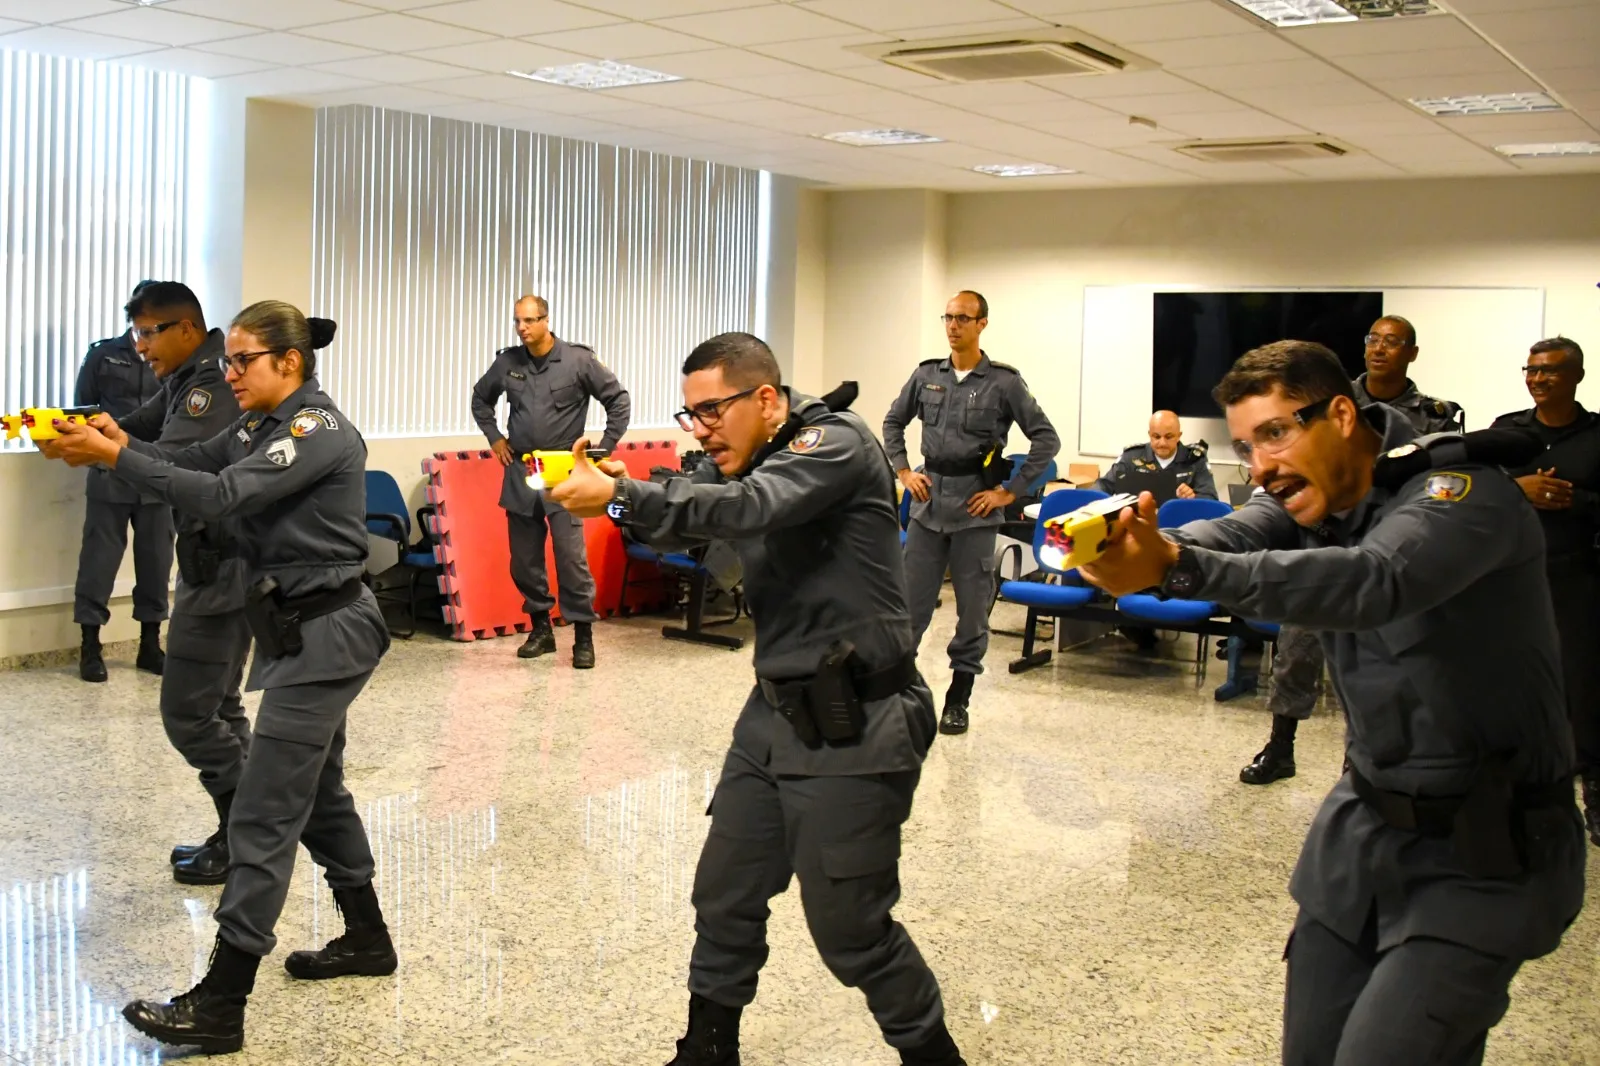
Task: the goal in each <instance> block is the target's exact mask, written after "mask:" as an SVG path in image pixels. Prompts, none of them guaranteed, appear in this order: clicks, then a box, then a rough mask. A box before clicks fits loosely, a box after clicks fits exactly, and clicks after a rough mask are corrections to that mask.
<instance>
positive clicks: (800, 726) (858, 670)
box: [757, 641, 917, 748]
mask: <svg viewBox="0 0 1600 1066" xmlns="http://www.w3.org/2000/svg"><path fill="white" fill-rule="evenodd" d="M916 678H917V668H916V660H915V659H914V658H913V657H912V656H909V655H908V656H906V657H905V658H904V659H902V660H901V661H900V662H897V663H895V664H894V665H893V666H890V667H889V668H887V669H884V670H875V671H868V670H866V669H865V668H864V664H863V663H862V662H861V661H860V658H859V656H857V655H856V649H855V646H854V645H853V644H851V643H849V642H848V641H836V642H835V643H834V644H833V645H832V646H831V647H829V648H828V650H827V651H826V652H825V653H824V654H823V656H822V661H821V663H819V664H818V666H817V672H816V673H815V674H813V675H812V676H810V677H807V678H799V679H796V680H792V681H772V680H770V679H768V678H758V679H757V683H758V684H759V685H760V687H761V695H762V696H763V697H765V699H766V701H767V702H768V703H770V704H772V706H773V708H774V709H775V710H776V711H777V712H778V713H779V714H781V715H783V717H784V719H785V720H786V721H788V723H789V724H790V725H791V726H793V727H794V731H795V735H796V736H798V737H799V738H800V742H801V743H802V744H805V745H806V746H807V747H809V748H815V747H818V746H819V745H821V744H822V743H823V742H824V741H826V742H827V743H829V744H847V743H849V742H851V741H854V740H858V739H860V737H861V734H862V733H863V732H864V731H865V730H866V726H867V712H866V708H865V705H866V704H868V703H871V702H872V701H874V700H881V699H887V698H889V697H890V696H892V695H894V694H895V693H897V692H900V691H902V690H904V689H905V688H906V687H907V686H909V685H910V684H911V683H912V682H914V681H915V680H916Z"/></svg>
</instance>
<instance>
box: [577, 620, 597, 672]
mask: <svg viewBox="0 0 1600 1066" xmlns="http://www.w3.org/2000/svg"><path fill="white" fill-rule="evenodd" d="M572 668H573V669H574V670H593V669H594V625H593V624H592V623H590V622H574V623H572Z"/></svg>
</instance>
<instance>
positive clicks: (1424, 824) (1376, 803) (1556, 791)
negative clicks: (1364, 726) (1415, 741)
mask: <svg viewBox="0 0 1600 1066" xmlns="http://www.w3.org/2000/svg"><path fill="white" fill-rule="evenodd" d="M1350 784H1351V785H1353V786H1354V787H1355V790H1356V795H1357V796H1360V797H1361V801H1362V802H1363V803H1365V804H1366V805H1367V806H1368V807H1371V808H1372V811H1373V813H1374V814H1376V815H1377V816H1378V817H1379V818H1382V819H1383V820H1384V822H1386V823H1387V824H1389V825H1390V826H1392V827H1394V828H1395V829H1405V830H1408V831H1410V832H1413V833H1421V834H1422V835H1424V836H1449V835H1450V834H1451V833H1452V832H1453V831H1454V830H1455V822H1456V814H1457V813H1458V812H1459V811H1460V810H1461V807H1462V804H1464V803H1465V802H1466V800H1467V797H1466V796H1410V795H1407V794H1406V793H1404V792H1390V791H1388V790H1387V789H1382V788H1379V787H1378V786H1377V785H1374V784H1373V783H1372V782H1371V781H1368V780H1367V779H1366V778H1365V777H1363V776H1361V771H1359V770H1357V769H1356V768H1355V767H1354V766H1352V767H1350ZM1571 802H1572V779H1571V778H1562V779H1561V780H1559V781H1553V782H1550V783H1549V784H1544V785H1515V786H1513V788H1512V790H1511V805H1512V806H1513V807H1514V808H1516V809H1518V810H1524V811H1529V810H1537V809H1539V808H1541V807H1558V806H1561V805H1563V804H1567V803H1571Z"/></svg>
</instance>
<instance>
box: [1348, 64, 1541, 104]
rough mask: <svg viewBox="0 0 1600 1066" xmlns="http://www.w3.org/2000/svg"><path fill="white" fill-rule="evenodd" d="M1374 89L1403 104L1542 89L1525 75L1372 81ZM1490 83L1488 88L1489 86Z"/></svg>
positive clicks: (1452, 76) (1406, 78) (1437, 76)
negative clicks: (1430, 99)
mask: <svg viewBox="0 0 1600 1066" xmlns="http://www.w3.org/2000/svg"><path fill="white" fill-rule="evenodd" d="M1369 80H1370V81H1371V83H1372V85H1373V86H1374V87H1375V88H1377V89H1381V90H1382V91H1384V92H1386V93H1388V94H1389V95H1390V96H1393V97H1395V98H1396V99H1399V100H1418V99H1423V98H1426V97H1435V96H1466V95H1470V94H1473V93H1520V92H1536V91H1538V90H1539V89H1540V88H1541V86H1540V85H1539V84H1538V83H1537V82H1535V81H1534V80H1533V79H1532V78H1530V77H1528V76H1527V75H1526V74H1523V73H1522V72H1521V71H1513V72H1511V73H1509V74H1501V75H1497V76H1496V77H1494V78H1492V79H1490V78H1485V77H1483V76H1481V75H1477V74H1434V75H1424V76H1419V77H1408V76H1401V77H1397V78H1393V79H1389V78H1372V79H1369ZM1486 82H1487V84H1485V83H1486Z"/></svg>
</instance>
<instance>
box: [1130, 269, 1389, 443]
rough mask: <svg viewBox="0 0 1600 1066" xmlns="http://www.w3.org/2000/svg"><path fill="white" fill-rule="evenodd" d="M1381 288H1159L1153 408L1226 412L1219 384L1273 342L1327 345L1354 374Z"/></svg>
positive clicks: (1379, 307)
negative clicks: (1239, 362)
mask: <svg viewBox="0 0 1600 1066" xmlns="http://www.w3.org/2000/svg"><path fill="white" fill-rule="evenodd" d="M1382 317H1383V293H1381V292H1158V293H1156V294H1155V331H1154V334H1155V337H1154V339H1155V343H1154V349H1155V366H1154V370H1155V374H1154V381H1155V384H1154V388H1153V389H1152V390H1151V391H1152V395H1151V407H1150V409H1151V410H1152V411H1176V412H1177V413H1178V414H1180V415H1187V416H1189V417H1191V418H1219V417H1221V415H1222V412H1221V411H1220V410H1219V409H1218V408H1217V405H1216V403H1215V402H1214V401H1213V400H1212V399H1211V390H1212V389H1213V388H1214V387H1215V386H1216V384H1217V382H1219V381H1221V380H1222V376H1223V375H1224V374H1226V373H1227V372H1228V368H1229V367H1231V366H1232V365H1233V362H1234V360H1235V359H1238V358H1239V357H1240V356H1241V355H1243V354H1244V353H1245V352H1248V351H1249V350H1250V349H1252V348H1259V347H1260V346H1261V345H1263V344H1271V343H1272V342H1273V341H1281V340H1300V341H1316V342H1317V343H1319V344H1325V345H1327V346H1328V347H1329V348H1332V349H1333V351H1334V352H1335V353H1336V354H1337V355H1338V356H1339V361H1340V362H1341V363H1343V364H1344V368H1345V370H1346V372H1347V373H1349V375H1350V376H1351V377H1352V378H1354V377H1355V376H1357V375H1358V374H1360V373H1361V371H1362V370H1363V362H1362V357H1363V353H1364V350H1365V342H1364V341H1363V338H1364V337H1365V336H1366V335H1367V330H1368V329H1370V328H1371V327H1372V324H1373V323H1374V322H1376V321H1377V320H1378V319H1380V318H1382Z"/></svg>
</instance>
